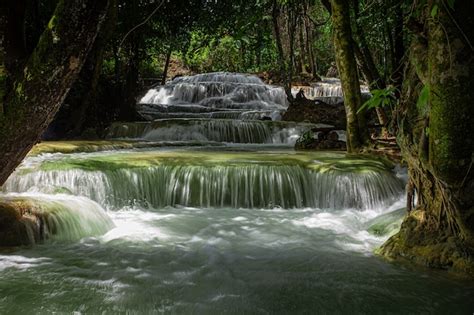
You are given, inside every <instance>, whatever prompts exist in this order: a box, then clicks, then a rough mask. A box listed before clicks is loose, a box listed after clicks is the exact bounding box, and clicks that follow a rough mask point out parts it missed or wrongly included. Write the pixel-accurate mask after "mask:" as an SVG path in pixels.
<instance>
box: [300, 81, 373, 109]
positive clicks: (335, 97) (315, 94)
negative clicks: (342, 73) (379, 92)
mask: <svg viewBox="0 0 474 315" xmlns="http://www.w3.org/2000/svg"><path fill="white" fill-rule="evenodd" d="M300 90H303V92H304V95H305V96H306V98H308V99H311V100H320V101H323V102H325V103H327V104H337V103H342V102H343V101H344V93H343V91H342V86H341V80H339V79H336V78H323V80H322V81H321V82H316V83H313V84H311V85H310V86H294V87H293V88H292V93H293V95H294V96H296V94H297V93H298V92H299V91H300ZM360 91H361V93H362V98H363V99H368V98H370V96H371V94H370V91H369V88H368V87H367V86H366V85H361V86H360Z"/></svg>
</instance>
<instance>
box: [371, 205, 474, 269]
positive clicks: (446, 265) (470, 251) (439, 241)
mask: <svg viewBox="0 0 474 315" xmlns="http://www.w3.org/2000/svg"><path fill="white" fill-rule="evenodd" d="M425 216H426V215H425V212H424V211H421V210H417V211H413V212H412V213H410V215H409V216H407V217H406V219H405V220H404V222H403V223H402V226H401V229H400V232H399V233H397V234H395V235H394V236H392V237H391V238H390V239H389V240H388V241H387V242H386V243H385V244H384V245H383V246H382V247H380V248H379V249H377V250H376V251H375V253H376V254H377V255H380V256H382V257H384V258H386V259H388V260H390V261H401V262H408V263H415V264H417V265H421V266H424V267H429V268H436V269H444V270H450V271H453V272H456V273H461V274H464V275H467V276H469V277H474V247H473V246H472V245H473V244H470V243H469V242H463V241H460V240H459V239H457V238H455V237H450V236H449V235H447V234H444V233H441V235H440V233H439V231H436V230H427V229H423V228H422V227H423V223H424V222H426V217H425Z"/></svg>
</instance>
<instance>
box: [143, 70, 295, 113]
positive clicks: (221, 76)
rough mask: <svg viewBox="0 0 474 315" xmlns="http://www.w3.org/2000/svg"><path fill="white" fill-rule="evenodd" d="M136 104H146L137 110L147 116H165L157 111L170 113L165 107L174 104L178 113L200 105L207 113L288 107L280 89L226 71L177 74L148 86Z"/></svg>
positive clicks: (252, 78) (276, 109)
mask: <svg viewBox="0 0 474 315" xmlns="http://www.w3.org/2000/svg"><path fill="white" fill-rule="evenodd" d="M139 104H147V105H148V106H147V107H143V106H139V112H140V113H141V114H142V116H144V117H145V118H147V119H156V118H167V117H163V116H162V115H160V113H161V112H170V110H169V109H167V107H168V106H173V105H174V107H172V108H174V110H171V111H172V112H178V113H179V112H188V111H189V108H188V107H189V106H188V105H200V106H202V107H204V108H206V109H207V111H205V112H207V113H209V112H218V111H222V110H234V111H236V110H239V111H252V110H262V111H267V112H268V111H270V112H279V111H281V110H284V109H285V108H286V107H287V106H288V103H287V100H286V94H285V91H284V90H283V88H281V87H276V86H271V85H267V84H265V83H263V81H262V80H260V79H259V78H258V77H256V76H253V75H245V74H237V73H226V72H217V73H206V74H198V75H195V76H189V77H178V78H176V79H174V80H173V81H172V82H170V83H168V84H166V85H164V86H158V87H156V88H153V89H150V90H149V91H148V93H147V94H146V95H145V96H144V97H143V98H142V99H141V100H140V102H139ZM150 105H159V106H150ZM201 112H204V111H201ZM154 114H156V115H154ZM195 114H196V113H195ZM181 117H183V116H181ZM199 117H205V116H199Z"/></svg>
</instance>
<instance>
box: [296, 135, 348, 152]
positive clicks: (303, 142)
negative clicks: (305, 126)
mask: <svg viewBox="0 0 474 315" xmlns="http://www.w3.org/2000/svg"><path fill="white" fill-rule="evenodd" d="M295 149H296V150H346V143H345V142H344V141H340V140H339V136H338V134H337V132H335V131H319V132H317V133H314V132H313V131H309V132H306V133H304V134H303V135H302V136H301V137H300V138H299V139H298V140H297V141H296V145H295Z"/></svg>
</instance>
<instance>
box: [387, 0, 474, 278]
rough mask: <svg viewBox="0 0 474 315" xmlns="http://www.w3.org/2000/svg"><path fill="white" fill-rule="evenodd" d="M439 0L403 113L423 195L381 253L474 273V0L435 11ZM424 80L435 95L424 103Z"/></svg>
mask: <svg viewBox="0 0 474 315" xmlns="http://www.w3.org/2000/svg"><path fill="white" fill-rule="evenodd" d="M434 5H435V4H434V2H430V4H429V5H428V6H427V8H426V9H425V10H427V11H425V12H424V15H423V16H424V17H425V19H424V20H422V21H421V22H422V23H423V24H425V29H426V30H427V33H424V34H418V35H419V36H418V40H415V41H414V43H413V44H412V47H411V49H410V51H411V56H410V61H411V69H410V73H411V76H409V77H408V78H407V79H405V84H404V89H403V95H402V96H403V103H402V107H401V108H400V109H399V113H398V115H397V118H398V121H399V123H398V125H399V128H400V130H399V135H398V137H399V143H400V146H401V148H402V152H403V156H404V159H405V160H406V161H407V163H408V167H409V177H410V185H411V186H413V187H414V189H415V191H416V194H417V198H418V200H417V204H416V207H415V209H414V210H413V211H412V212H410V213H409V214H408V215H407V217H406V218H405V221H404V222H403V224H402V228H401V230H400V232H399V233H398V234H396V235H395V236H393V237H392V238H390V239H389V240H388V241H387V242H386V243H385V244H384V246H383V247H382V248H381V249H380V250H379V253H380V254H382V255H384V256H386V257H388V258H391V259H399V260H410V261H414V262H416V263H419V264H423V265H426V266H430V267H436V268H443V269H451V268H452V269H455V270H457V271H462V272H466V273H471V274H472V275H474V197H473V194H472V192H473V191H474V166H473V160H474V155H473V152H474V136H473V135H474V107H473V106H472V100H473V99H474V81H473V80H472V77H473V76H474V53H473V52H474V49H473V46H472V44H473V40H474V19H472V17H471V13H472V12H474V2H472V1H467V0H465V1H462V0H459V1H456V2H455V4H454V10H451V9H448V5H447V4H446V3H445V2H442V3H439V6H438V7H437V8H438V9H437V14H436V15H435V16H434V17H432V16H431V15H432V12H434V10H433V6H434ZM428 17H429V18H428ZM417 83H418V88H416V85H417ZM422 86H425V89H429V101H428V103H427V104H426V105H425V106H423V107H422V108H420V106H417V105H416V104H417V100H418V94H419V91H420V90H421V87H422ZM419 105H420V104H419ZM424 143H426V144H427V145H424Z"/></svg>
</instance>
